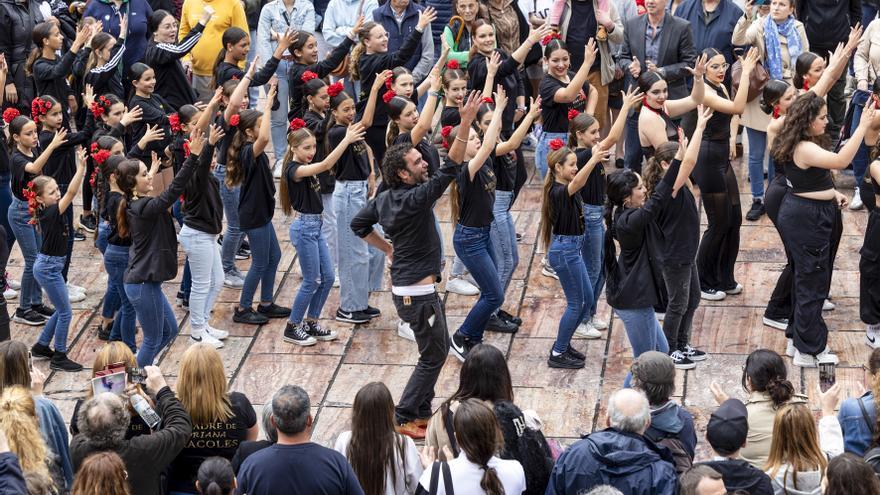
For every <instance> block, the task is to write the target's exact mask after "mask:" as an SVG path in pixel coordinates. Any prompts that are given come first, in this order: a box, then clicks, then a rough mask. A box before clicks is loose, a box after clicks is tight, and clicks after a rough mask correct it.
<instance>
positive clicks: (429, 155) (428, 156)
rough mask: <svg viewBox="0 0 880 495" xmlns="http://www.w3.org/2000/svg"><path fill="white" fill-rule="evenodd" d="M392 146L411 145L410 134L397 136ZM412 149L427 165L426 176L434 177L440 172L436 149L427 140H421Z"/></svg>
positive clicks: (438, 155)
mask: <svg viewBox="0 0 880 495" xmlns="http://www.w3.org/2000/svg"><path fill="white" fill-rule="evenodd" d="M394 144H413V142H412V134H411V133H409V132H404V133H402V134H399V135H398V136H397V137H396V138H394ZM413 147H414V148H415V149H416V150H417V151H418V152H419V154H421V155H422V160H424V161H425V162H426V163H427V164H428V175H429V176H431V177H434V175H436V174H437V172H438V171H439V170H440V153H439V152H438V151H437V148H436V147H434V145H433V144H431V143H429V142H428V139H427V138H422V140H421V141H419V142H418V143H417V144H416V145H414V146H413Z"/></svg>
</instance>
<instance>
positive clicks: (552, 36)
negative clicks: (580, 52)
mask: <svg viewBox="0 0 880 495" xmlns="http://www.w3.org/2000/svg"><path fill="white" fill-rule="evenodd" d="M561 39H562V36H560V35H559V33H550V34H548V35H547V36H544V37H543V38H542V39H541V44H542V45H543V46H547V45H549V44H550V42H551V41H553V40H561Z"/></svg>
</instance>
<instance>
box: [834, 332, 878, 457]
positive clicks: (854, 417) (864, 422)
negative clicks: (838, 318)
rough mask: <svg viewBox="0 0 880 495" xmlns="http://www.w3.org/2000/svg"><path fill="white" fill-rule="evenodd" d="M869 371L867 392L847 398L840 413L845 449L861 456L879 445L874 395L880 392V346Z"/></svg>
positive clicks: (869, 359) (871, 360)
mask: <svg viewBox="0 0 880 495" xmlns="http://www.w3.org/2000/svg"><path fill="white" fill-rule="evenodd" d="M867 372H868V373H867V376H866V377H865V386H867V387H868V390H867V392H865V393H864V394H862V396H861V397H850V398H848V399H846V400H844V401H843V403H842V404H841V405H840V411H838V413H837V420H838V421H839V422H840V429H841V430H842V431H843V449H844V450H845V451H846V452H850V453H852V454H855V455H857V456H859V457H861V456H864V455H865V453H867V452H868V450H870V449H871V448H873V447H875V446H876V441H875V437H876V435H877V433H876V432H877V431H878V426H880V425H878V424H877V404H876V402H875V401H874V397H877V394H880V348H878V349H874V350H873V351H871V357H869V358H868V369H867Z"/></svg>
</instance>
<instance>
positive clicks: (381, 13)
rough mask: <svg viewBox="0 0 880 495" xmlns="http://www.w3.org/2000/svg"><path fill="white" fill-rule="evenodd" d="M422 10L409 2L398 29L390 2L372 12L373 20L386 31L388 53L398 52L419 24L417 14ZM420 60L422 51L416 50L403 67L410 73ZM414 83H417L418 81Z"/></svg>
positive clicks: (419, 6)
mask: <svg viewBox="0 0 880 495" xmlns="http://www.w3.org/2000/svg"><path fill="white" fill-rule="evenodd" d="M422 9H424V7H422V6H421V5H418V4H416V3H414V2H413V1H412V0H410V2H409V5H407V6H406V11H405V12H404V13H403V22H402V23H401V24H400V27H399V28H398V27H397V20H396V19H395V18H394V11H393V10H391V2H385V4H384V5H381V6H379V8H377V9H376V10H374V11H373V20H374V21H376V22H378V23H379V24H381V25H382V27H384V28H385V31H388V51H389V52H391V53H393V52H396V51H398V50H400V48H401V47H402V46H403V42H404V41H406V38H407V37H409V33H411V32H412V31H413V29H415V28H416V25H417V24H418V23H419V12H420V11H421V10H422ZM420 58H422V51H421V50H416V53H415V54H413V56H412V57H410V58H409V60H407V61H406V63H405V64H403V65H404V66H405V67H406V68H407V69H409V70H410V71H412V70H413V69H415V68H416V65H417V64H418V63H419V59H420ZM416 82H417V83H418V81H416Z"/></svg>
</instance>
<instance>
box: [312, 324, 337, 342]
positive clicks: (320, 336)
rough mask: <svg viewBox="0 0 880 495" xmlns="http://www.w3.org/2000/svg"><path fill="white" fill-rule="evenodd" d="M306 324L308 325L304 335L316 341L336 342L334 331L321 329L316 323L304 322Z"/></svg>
mask: <svg viewBox="0 0 880 495" xmlns="http://www.w3.org/2000/svg"><path fill="white" fill-rule="evenodd" d="M306 324H307V325H308V328H306V333H308V334H309V335H311V336H312V337H314V338H315V339H317V340H320V341H323V342H329V341H331V340H336V338H337V337H338V335H337V334H336V332H335V331H333V330H330V329H329V328H324V327H322V326H321V324H320V323H318V322H317V321H308V320H306Z"/></svg>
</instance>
